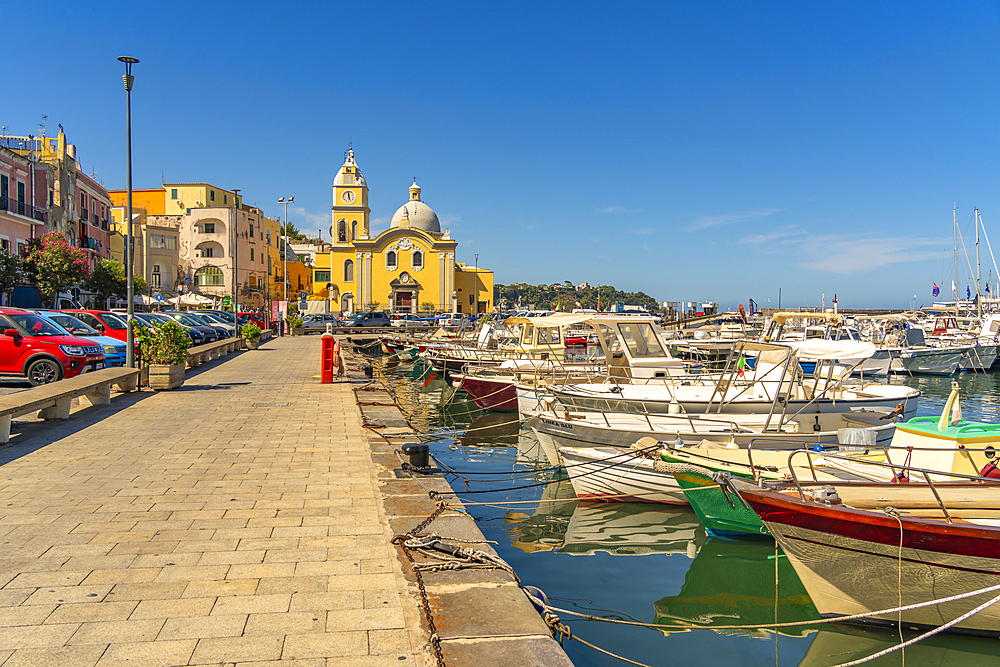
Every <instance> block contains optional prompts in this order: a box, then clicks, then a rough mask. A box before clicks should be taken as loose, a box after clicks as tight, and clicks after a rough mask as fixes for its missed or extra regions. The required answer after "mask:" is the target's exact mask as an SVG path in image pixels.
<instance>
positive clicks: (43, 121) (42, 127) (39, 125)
mask: <svg viewBox="0 0 1000 667" xmlns="http://www.w3.org/2000/svg"><path fill="white" fill-rule="evenodd" d="M48 119H49V117H48V116H46V115H45V114H42V122H41V123H39V124H38V127H40V128H41V130H42V134H41V136H42V138H43V139H44V138H45V121H46V120H48Z"/></svg>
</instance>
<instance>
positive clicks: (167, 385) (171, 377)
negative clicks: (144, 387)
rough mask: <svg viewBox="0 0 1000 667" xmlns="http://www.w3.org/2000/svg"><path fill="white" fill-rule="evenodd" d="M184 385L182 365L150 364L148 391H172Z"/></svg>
mask: <svg viewBox="0 0 1000 667" xmlns="http://www.w3.org/2000/svg"><path fill="white" fill-rule="evenodd" d="M182 384H184V364H150V365H149V387H150V389H174V388H175V387H180V386H181V385H182Z"/></svg>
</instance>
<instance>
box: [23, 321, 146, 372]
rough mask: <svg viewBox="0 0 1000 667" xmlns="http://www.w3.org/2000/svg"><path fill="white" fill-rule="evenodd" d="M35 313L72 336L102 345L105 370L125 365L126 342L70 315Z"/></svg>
mask: <svg viewBox="0 0 1000 667" xmlns="http://www.w3.org/2000/svg"><path fill="white" fill-rule="evenodd" d="M35 312H36V313H38V314H39V315H41V316H42V317H44V318H45V319H47V320H48V321H49V322H52V323H53V324H55V325H56V326H57V327H59V328H60V329H63V330H65V331H66V333H68V334H70V335H72V336H78V337H81V338H83V339H85V340H92V341H94V344H95V345H100V346H101V348H102V349H103V350H104V367H105V368H111V367H113V366H124V365H125V352H126V350H127V349H128V346H127V345H126V344H125V341H121V340H118V339H117V338H112V337H111V336H105V335H104V334H102V333H101V332H100V331H98V330H97V329H95V328H93V327H92V326H90V325H89V324H87V323H86V322H81V321H80V320H78V319H76V318H75V317H73V316H72V315H70V314H69V313H61V312H59V311H56V310H38V311H35Z"/></svg>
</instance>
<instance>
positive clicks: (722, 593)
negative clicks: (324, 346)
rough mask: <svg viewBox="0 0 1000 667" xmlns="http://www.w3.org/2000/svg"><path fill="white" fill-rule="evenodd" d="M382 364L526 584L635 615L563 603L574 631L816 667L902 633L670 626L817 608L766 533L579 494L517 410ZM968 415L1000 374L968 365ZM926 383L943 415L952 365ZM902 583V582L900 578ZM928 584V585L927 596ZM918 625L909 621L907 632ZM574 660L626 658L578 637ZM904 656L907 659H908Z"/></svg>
mask: <svg viewBox="0 0 1000 667" xmlns="http://www.w3.org/2000/svg"><path fill="white" fill-rule="evenodd" d="M383 363H384V358H381V359H379V358H376V359H374V365H375V367H376V372H377V373H378V374H379V376H380V377H381V379H382V380H383V382H384V383H385V384H386V386H387V387H388V389H389V390H390V392H392V393H393V394H394V396H395V398H396V401H397V402H398V404H399V405H400V407H401V409H402V410H403V412H404V414H406V415H407V416H408V419H409V421H410V424H411V426H412V427H413V428H414V429H415V430H416V431H417V432H418V433H420V434H422V436H423V437H424V438H425V439H426V441H427V442H428V444H429V445H430V448H431V453H432V454H433V455H434V456H435V457H436V459H437V460H438V461H439V462H440V463H441V464H443V465H445V466H448V467H449V468H450V469H452V470H453V471H454V472H453V474H450V475H449V476H448V480H449V482H450V483H451V486H452V488H453V489H454V490H455V491H456V493H457V494H458V495H459V496H460V498H461V499H462V501H463V502H464V503H466V509H467V510H468V512H469V513H470V514H471V515H472V516H473V517H474V518H475V520H476V521H477V523H478V525H479V527H480V529H481V530H482V531H483V533H484V535H485V536H486V538H487V539H488V540H492V541H494V542H495V543H496V544H495V546H494V548H495V549H496V550H497V552H498V553H499V554H500V556H501V557H503V558H504V559H505V560H506V561H507V562H508V563H510V564H511V565H512V566H513V567H514V569H515V570H516V571H517V573H518V575H519V576H520V578H521V580H522V582H523V583H524V584H526V585H532V586H536V587H538V588H540V589H542V590H543V591H544V592H545V593H546V595H547V596H548V599H549V602H550V604H551V605H553V606H555V607H560V608H563V609H568V610H573V611H577V612H580V613H585V614H591V615H594V616H598V617H601V618H606V619H615V620H624V621H637V622H641V623H646V624H656V625H657V627H655V628H650V627H639V626H628V625H622V624H613V623H607V622H603V621H591V620H584V619H579V618H574V617H572V616H569V615H566V614H563V615H562V620H563V622H564V623H567V624H568V625H569V626H570V627H571V628H572V630H573V633H574V635H578V636H579V637H581V638H583V639H585V640H587V641H588V642H591V643H593V644H596V645H597V646H600V647H602V648H604V649H606V650H608V651H610V652H612V653H615V654H618V655H621V656H623V657H626V658H628V659H630V660H634V661H637V662H639V663H644V664H647V665H668V664H669V665H674V664H679V665H684V664H693V665H706V664H707V665H732V666H738V665H739V666H751V665H779V666H784V665H788V666H792V665H802V666H803V667H805V666H809V667H821V666H826V665H836V664H840V663H844V662H849V661H851V660H856V659H859V658H863V657H865V656H868V655H870V654H872V653H875V652H877V651H880V650H883V649H886V648H889V647H891V646H893V645H895V644H898V643H899V641H900V640H899V634H898V632H897V631H896V630H895V629H876V628H871V627H860V626H856V625H848V624H826V625H821V626H806V625H803V626H793V627H789V628H782V630H781V632H779V633H774V632H773V631H771V630H765V629H739V630H732V629H719V630H712V629H711V628H706V629H698V630H684V629H671V626H672V625H673V626H677V625H690V624H699V625H708V626H724V625H746V626H754V625H759V624H763V623H773V622H775V621H777V622H799V621H802V622H807V621H809V620H815V619H818V618H819V614H818V613H817V611H816V609H815V607H814V606H813V605H812V603H811V601H810V600H809V596H808V594H807V593H806V591H805V589H804V587H803V586H802V584H801V582H800V581H799V580H798V578H797V577H796V575H795V572H794V570H793V569H792V567H791V565H790V564H789V563H788V561H787V559H786V558H785V557H784V555H783V554H782V553H781V551H780V549H778V548H777V547H776V546H775V543H774V542H773V540H771V539H769V538H760V539H724V538H718V537H710V536H707V535H706V533H705V530H704V528H703V527H702V526H701V524H700V523H699V522H698V519H697V517H696V516H695V515H694V513H693V512H691V511H690V510H688V509H683V508H672V507H666V506H657V505H651V504H643V503H611V502H580V501H577V500H576V499H575V497H574V494H573V490H572V487H571V486H570V484H569V482H568V481H567V479H566V473H565V471H564V470H562V469H559V468H553V467H552V466H551V465H550V464H549V463H548V461H547V460H546V458H545V456H544V455H543V454H542V452H541V451H540V447H539V446H538V443H537V441H536V440H535V438H534V436H533V434H532V433H531V431H530V430H529V429H525V428H522V427H521V425H520V423H519V420H518V416H517V414H516V413H492V412H485V411H482V410H480V409H478V408H477V407H476V406H475V404H473V403H472V402H471V401H468V400H467V399H466V396H465V394H464V392H461V391H458V392H456V391H454V390H453V389H452V388H451V387H450V386H449V385H448V383H447V382H446V379H445V378H444V377H442V376H441V375H440V374H439V373H437V372H435V371H433V370H432V369H431V368H430V367H429V366H426V365H424V364H423V363H421V362H417V363H413V364H401V365H399V366H397V367H395V368H391V369H390V368H385V367H384V366H383ZM957 379H958V381H959V382H960V384H961V387H962V409H963V412H964V415H965V417H966V418H969V419H977V420H982V421H988V422H995V423H1000V373H986V374H983V373H977V374H973V373H964V374H962V375H960V376H959V377H958V378H957ZM889 381H890V382H891V383H893V384H906V385H908V386H912V387H915V388H917V389H920V391H921V392H922V396H921V399H920V411H919V414H920V415H935V414H940V410H941V408H942V407H943V405H944V402H945V400H946V399H947V397H948V394H949V392H950V389H951V378H948V377H933V376H915V377H894V378H891V379H890V380H889ZM904 585H905V584H904ZM930 597H932V593H931V592H930V591H928V598H930ZM910 636H912V634H909V633H908V631H906V630H904V638H909V637H910ZM564 647H565V649H566V652H567V653H568V654H569V656H570V658H571V659H572V660H573V662H574V664H576V665H578V666H580V667H584V666H589V665H593V666H601V667H604V666H610V665H623V664H627V663H623V662H621V661H619V660H617V659H615V658H613V657H609V656H606V655H602V654H601V653H599V652H597V651H595V650H593V649H592V648H589V647H587V646H585V645H583V644H581V643H580V642H577V641H572V640H571V641H566V642H565V643H564ZM904 659H905V662H904ZM867 664H871V665H881V666H883V667H884V666H886V665H903V664H905V665H908V666H910V667H913V666H916V665H963V666H971V665H998V664H1000V640H997V639H985V638H975V637H966V636H960V635H948V634H941V635H937V636H935V637H932V638H930V639H928V640H925V641H923V642H921V643H920V644H917V645H915V646H913V647H910V648H907V649H906V651H905V656H903V655H901V654H900V653H899V652H896V653H893V654H890V655H888V656H885V657H883V658H879V659H877V660H875V661H872V662H870V663H867Z"/></svg>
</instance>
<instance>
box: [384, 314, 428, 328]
mask: <svg viewBox="0 0 1000 667" xmlns="http://www.w3.org/2000/svg"><path fill="white" fill-rule="evenodd" d="M389 319H390V321H391V322H392V326H394V327H429V326H432V325H434V324H437V322H436V321H435V320H434V318H432V317H419V316H417V315H414V314H412V313H396V314H395V315H393V316H392V317H390V318H389Z"/></svg>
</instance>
